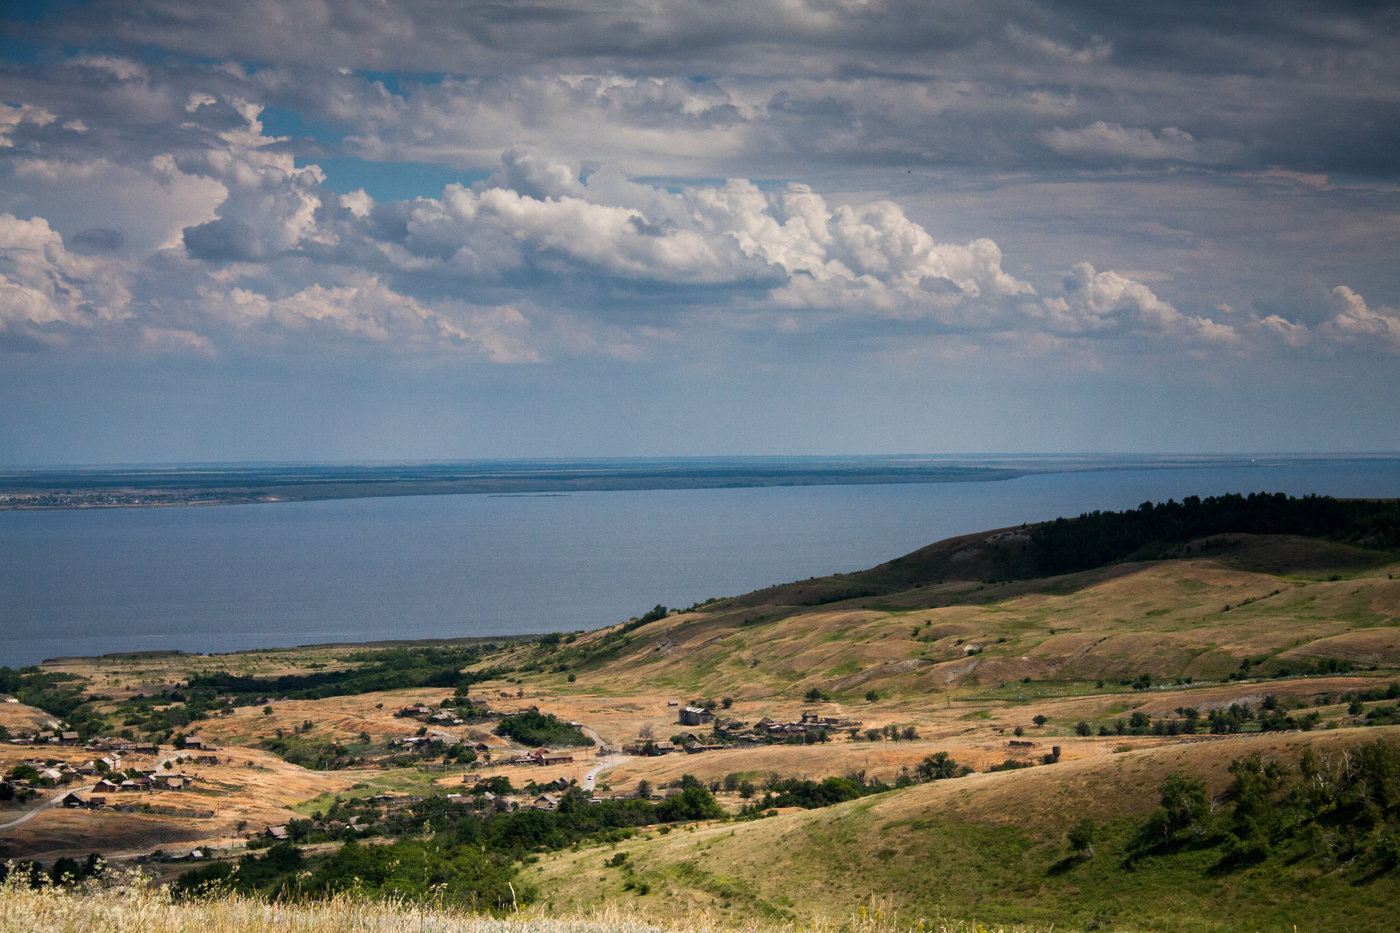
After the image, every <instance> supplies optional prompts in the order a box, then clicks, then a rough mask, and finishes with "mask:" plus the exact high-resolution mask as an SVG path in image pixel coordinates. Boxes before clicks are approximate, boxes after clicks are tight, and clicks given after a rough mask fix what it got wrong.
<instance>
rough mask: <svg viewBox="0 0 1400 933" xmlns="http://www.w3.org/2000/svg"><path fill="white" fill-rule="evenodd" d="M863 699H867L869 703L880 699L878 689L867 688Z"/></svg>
mask: <svg viewBox="0 0 1400 933" xmlns="http://www.w3.org/2000/svg"><path fill="white" fill-rule="evenodd" d="M865 699H866V700H868V701H869V702H871V703H874V702H875V701H876V700H878V699H880V691H878V690H867V691H865Z"/></svg>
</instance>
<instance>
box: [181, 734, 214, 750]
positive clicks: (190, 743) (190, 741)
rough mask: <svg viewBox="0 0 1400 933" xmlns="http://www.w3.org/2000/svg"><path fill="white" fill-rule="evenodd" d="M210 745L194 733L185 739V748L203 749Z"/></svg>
mask: <svg viewBox="0 0 1400 933" xmlns="http://www.w3.org/2000/svg"><path fill="white" fill-rule="evenodd" d="M208 747H209V746H207V745H205V744H204V740H203V739H201V738H200V737H199V736H197V735H192V736H190V737H189V738H187V739H185V748H188V749H192V750H194V751H200V750H201V749H205V748H208Z"/></svg>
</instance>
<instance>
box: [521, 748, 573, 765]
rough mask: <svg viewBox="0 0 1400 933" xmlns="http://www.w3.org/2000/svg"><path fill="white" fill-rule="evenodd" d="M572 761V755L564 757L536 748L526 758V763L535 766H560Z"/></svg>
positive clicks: (558, 753)
mask: <svg viewBox="0 0 1400 933" xmlns="http://www.w3.org/2000/svg"><path fill="white" fill-rule="evenodd" d="M573 760H574V756H573V755H565V754H564V753H563V752H551V751H550V750H549V749H547V748H537V749H535V750H534V751H533V752H531V753H530V754H529V755H528V756H527V761H529V763H531V764H537V765H562V764H568V763H569V762H571V761H573Z"/></svg>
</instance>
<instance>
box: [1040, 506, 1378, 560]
mask: <svg viewBox="0 0 1400 933" xmlns="http://www.w3.org/2000/svg"><path fill="white" fill-rule="evenodd" d="M1220 534H1253V535H1302V536H1304V537H1308V538H1323V539H1326V540H1329V541H1336V542H1339V543H1344V544H1351V545H1355V546H1357V547H1365V548H1376V549H1391V548H1396V547H1400V500H1396V499H1333V498H1331V497H1330V496H1304V497H1303V498H1301V499H1295V498H1293V497H1292V496H1286V495H1284V494H1283V493H1251V494H1250V495H1248V496H1242V495H1238V494H1231V495H1224V496H1210V497H1208V498H1205V499H1201V498H1200V497H1198V496H1188V497H1187V498H1186V499H1184V500H1182V501H1181V502H1175V501H1173V500H1170V499H1169V500H1167V501H1166V502H1164V503H1161V504H1159V505H1154V504H1153V503H1151V502H1144V503H1143V504H1142V505H1140V506H1138V507H1137V509H1135V510H1132V511H1127V512H1088V513H1085V514H1083V515H1080V516H1079V517H1078V518H1059V519H1056V520H1055V521H1053V522H1046V523H1044V524H1040V525H1036V526H1035V527H1034V528H1033V529H1032V530H1031V532H1030V538H1031V541H1032V543H1033V544H1034V545H1035V562H1036V567H1037V570H1038V571H1039V573H1040V574H1041V575H1043V576H1053V575H1055V574H1060V573H1072V572H1074V571H1076V570H1092V569H1093V568H1095V567H1102V566H1104V565H1105V564H1110V563H1113V562H1114V561H1118V560H1123V559H1125V558H1129V557H1155V556H1157V555H1156V554H1153V553H1140V552H1144V551H1151V550H1152V549H1153V548H1162V547H1170V546H1171V545H1175V544H1183V543H1185V542H1187V541H1192V540H1194V539H1196V538H1204V537H1208V536H1210V535H1220Z"/></svg>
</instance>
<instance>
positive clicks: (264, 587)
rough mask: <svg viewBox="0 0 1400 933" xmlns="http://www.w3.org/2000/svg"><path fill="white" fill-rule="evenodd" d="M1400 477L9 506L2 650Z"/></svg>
mask: <svg viewBox="0 0 1400 933" xmlns="http://www.w3.org/2000/svg"><path fill="white" fill-rule="evenodd" d="M1251 491H1255V492H1257V491H1269V492H1287V493H1290V494H1293V495H1302V494H1305V493H1322V494H1327V495H1334V496H1378V497H1395V496H1400V460H1394V459H1385V460H1378V459H1361V460H1322V461H1319V460H1311V461H1309V460H1293V461H1284V462H1279V463H1275V464H1274V465H1269V466H1264V465H1253V466H1240V467H1232V468H1221V467H1187V468H1173V469H1161V468H1155V469H1154V468H1147V469H1121V470H1105V471H1090V472H1074V473H1050V474H1038V475H1032V476H1026V477H1022V478H1020V479H1015V480H1008V481H1003V482H980V483H937V484H923V485H889V486H818V487H770V488H761V489H705V490H680V491H639V492H590V493H574V494H571V495H567V496H487V495H464V496H431V497H398V498H381V499H350V500H338V501H326V502H297V503H280V504H273V505H235V506H209V507H191V508H167V509H113V510H92V511H51V512H0V665H9V666H11V667H14V666H19V665H22V664H30V663H34V662H37V661H40V660H42V659H44V658H50V657H57V656H62V655H82V656H87V655H97V654H102V653H106V652H115V651H140V650H152V649H169V648H179V649H183V650H186V651H199V652H223V651H234V650H238V649H242V648H264V647H279V646H288V645H299V644H316V643H324V642H353V641H376V640H385V639H419V638H452V637H459V636H466V635H497V634H517V633H527V632H546V631H570V630H574V629H584V628H594V627H597V626H601V625H608V624H611V623H614V622H619V621H623V620H625V619H627V618H628V617H630V616H633V615H638V614H640V613H642V612H644V611H645V610H647V609H649V608H650V607H651V606H652V605H654V604H656V603H664V604H666V605H668V606H687V605H690V604H691V603H693V602H695V601H697V600H702V599H705V598H707V597H710V596H729V595H734V594H738V593H742V592H746V591H748V590H752V589H757V588H759V587H762V586H767V585H769V584H774V583H783V582H787V581H791V580H796V579H803V578H806V577H810V576H820V575H823V574H827V573H833V572H836V571H852V570H861V569H864V568H866V567H870V566H873V565H875V564H878V563H880V562H882V561H886V560H889V559H891V558H894V557H897V556H899V555H901V554H904V553H907V552H909V551H911V550H914V549H915V548H918V547H921V546H923V545H925V544H929V543H930V542H933V541H936V540H939V539H941V538H946V537H950V536H952V535H958V534H966V533H970V532H974V531H980V530H983V529H991V528H997V527H1004V526H1007V525H1013V524H1019V523H1021V522H1029V521H1040V520H1044V519H1051V518H1055V517H1057V516H1061V515H1065V516H1071V515H1077V514H1079V513H1081V512H1084V511H1089V510H1093V509H1115V510H1116V509H1124V508H1131V507H1135V506H1137V505H1138V504H1139V503H1141V502H1143V501H1144V500H1148V499H1151V500H1153V501H1163V500H1165V499H1168V498H1176V499H1178V500H1179V499H1181V498H1183V497H1185V496H1188V495H1200V496H1208V495H1215V494H1220V493H1226V492H1251Z"/></svg>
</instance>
